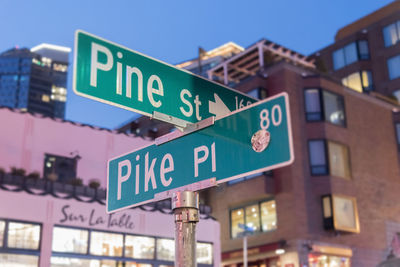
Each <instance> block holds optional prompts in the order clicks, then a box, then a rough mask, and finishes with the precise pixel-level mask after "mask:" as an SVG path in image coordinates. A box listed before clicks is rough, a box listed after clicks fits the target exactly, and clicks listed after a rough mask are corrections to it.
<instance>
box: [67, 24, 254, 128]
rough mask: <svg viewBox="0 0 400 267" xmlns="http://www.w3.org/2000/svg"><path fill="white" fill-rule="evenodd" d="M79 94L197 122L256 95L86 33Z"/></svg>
mask: <svg viewBox="0 0 400 267" xmlns="http://www.w3.org/2000/svg"><path fill="white" fill-rule="evenodd" d="M74 53H75V61H74V81H73V89H74V91H75V93H76V94H78V95H80V96H84V97H88V98H91V99H94V100H97V101H100V102H103V103H107V104H110V105H114V106H118V107H120V108H123V109H127V110H131V111H134V112H137V113H140V114H143V115H146V116H150V117H152V116H153V114H154V112H158V113H160V114H163V115H167V116H172V117H174V118H177V119H178V120H183V121H184V122H189V123H195V122H198V121H201V120H204V119H206V118H208V117H211V116H217V117H221V116H223V115H225V114H227V113H229V112H231V111H234V110H236V109H238V108H239V107H243V106H247V105H249V104H251V103H254V102H256V100H255V99H253V98H251V97H249V96H247V95H245V94H242V93H240V92H238V91H235V90H232V89H230V88H228V87H225V86H222V85H220V84H217V83H215V82H211V81H209V80H206V79H204V78H202V77H200V76H197V75H194V74H192V73H191V72H188V71H186V70H182V69H178V68H176V67H174V66H172V65H169V64H166V63H163V62H160V61H158V60H156V59H153V58H150V57H148V56H145V55H143V54H140V53H138V52H135V51H133V50H131V49H128V48H125V47H123V46H120V45H118V44H115V43H112V42H109V41H107V40H104V39H102V38H99V37H96V36H94V35H91V34H89V33H86V32H83V31H79V30H78V31H77V32H76V36H75V49H74Z"/></svg>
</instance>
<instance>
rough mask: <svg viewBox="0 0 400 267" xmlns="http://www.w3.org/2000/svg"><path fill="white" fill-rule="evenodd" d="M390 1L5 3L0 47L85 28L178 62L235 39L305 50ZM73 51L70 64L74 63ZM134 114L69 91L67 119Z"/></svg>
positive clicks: (95, 121) (108, 119)
mask: <svg viewBox="0 0 400 267" xmlns="http://www.w3.org/2000/svg"><path fill="white" fill-rule="evenodd" d="M391 2H393V1H392V0H379V1H378V0H352V1H349V0H335V1H327V0H303V1H298V0H280V1H272V0H246V1H244V0H243V1H238V0H202V1H188V0H169V1H168V0H146V1H145V0H142V1H138V0H117V1H107V0H96V1H91V0H87V1H82V0H79V1H78V0H68V1H56V0H38V1H30V0H0V18H1V23H0V36H1V38H0V52H2V51H5V50H7V49H9V48H12V47H14V46H16V45H18V46H19V47H28V48H30V47H33V46H35V45H37V44H40V43H44V42H45V43H51V44H56V45H62V46H68V47H71V48H73V43H74V32H75V30H77V29H82V30H85V31H87V32H90V33H93V34H95V35H98V36H100V37H103V38H104V39H107V40H110V41H113V42H115V43H118V44H121V45H124V46H126V47H129V48H131V49H133V50H136V51H139V52H141V53H144V54H146V55H149V56H151V57H154V58H157V59H159V60H162V61H165V62H167V63H171V64H175V63H179V62H182V61H185V60H187V59H191V58H193V57H195V56H196V55H197V49H198V47H199V46H201V47H203V48H204V49H206V50H210V49H213V48H215V47H217V46H219V45H221V44H224V43H226V42H229V41H233V42H235V43H237V44H239V45H241V46H244V47H247V46H249V45H251V44H253V43H255V42H256V41H258V40H260V39H261V38H266V39H269V40H271V41H274V42H276V43H279V44H281V45H283V46H285V47H288V48H290V49H292V50H295V51H297V52H300V53H303V54H306V55H308V54H310V53H312V52H314V51H316V50H319V49H321V48H323V47H325V46H327V45H329V44H331V43H332V42H333V40H334V36H335V34H336V31H337V30H338V29H339V28H341V27H343V26H345V25H347V24H349V23H351V22H353V21H355V20H357V19H358V18H361V17H363V16H365V15H367V14H369V13H371V12H373V11H375V10H377V9H379V8H380V7H383V6H384V5H387V4H389V3H391ZM72 55H73V53H71V55H70V61H71V66H72V58H73V57H72ZM134 116H135V114H134V113H132V112H130V111H125V110H121V109H119V108H116V107H111V106H108V105H106V104H102V103H98V102H95V101H93V100H89V99H85V98H82V97H79V96H77V95H75V94H74V93H73V92H72V67H71V68H70V69H69V81H68V100H67V110H66V118H67V119H69V120H73V121H78V122H83V123H89V124H92V125H96V126H101V127H107V128H115V127H117V126H118V125H121V124H122V123H123V122H125V121H128V120H130V119H131V118H132V117H134Z"/></svg>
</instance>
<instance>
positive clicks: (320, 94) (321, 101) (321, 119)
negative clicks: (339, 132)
mask: <svg viewBox="0 0 400 267" xmlns="http://www.w3.org/2000/svg"><path fill="white" fill-rule="evenodd" d="M307 90H317V91H318V99H319V108H320V112H308V111H307V103H306V101H307V100H306V92H307ZM324 91H325V92H327V93H330V94H333V95H335V96H338V97H340V98H341V99H342V101H343V113H344V120H343V125H342V124H337V123H333V122H331V121H330V120H327V119H326V114H325V101H324V97H323V92H324ZM303 105H304V114H305V118H306V121H307V122H311V123H312V122H327V123H330V124H332V125H335V126H339V127H342V128H347V116H346V114H347V113H346V104H345V101H344V96H343V95H340V94H337V93H334V92H332V91H330V90H326V89H323V88H321V87H305V88H304V89H303ZM309 114H320V116H319V118H318V119H310V116H308V115H309Z"/></svg>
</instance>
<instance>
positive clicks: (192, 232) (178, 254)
mask: <svg viewBox="0 0 400 267" xmlns="http://www.w3.org/2000/svg"><path fill="white" fill-rule="evenodd" d="M172 209H173V211H174V218H175V267H195V266H197V263H196V223H197V222H198V221H199V194H198V193H197V192H192V191H184V192H176V193H175V194H174V195H173V197H172Z"/></svg>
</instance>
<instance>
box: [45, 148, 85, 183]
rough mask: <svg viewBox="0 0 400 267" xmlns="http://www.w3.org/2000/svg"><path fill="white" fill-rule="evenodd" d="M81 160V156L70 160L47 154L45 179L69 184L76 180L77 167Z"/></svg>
mask: <svg viewBox="0 0 400 267" xmlns="http://www.w3.org/2000/svg"><path fill="white" fill-rule="evenodd" d="M79 158H80V157H79V156H76V157H73V158H68V157H63V156H57V155H52V154H45V159H44V167H43V169H44V170H43V175H44V177H45V178H47V179H50V180H53V181H59V182H68V181H70V180H71V179H74V178H75V177H76V167H77V163H78V159H79Z"/></svg>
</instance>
